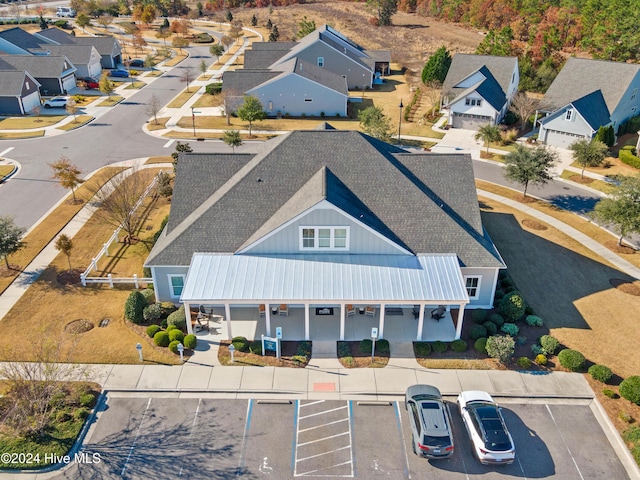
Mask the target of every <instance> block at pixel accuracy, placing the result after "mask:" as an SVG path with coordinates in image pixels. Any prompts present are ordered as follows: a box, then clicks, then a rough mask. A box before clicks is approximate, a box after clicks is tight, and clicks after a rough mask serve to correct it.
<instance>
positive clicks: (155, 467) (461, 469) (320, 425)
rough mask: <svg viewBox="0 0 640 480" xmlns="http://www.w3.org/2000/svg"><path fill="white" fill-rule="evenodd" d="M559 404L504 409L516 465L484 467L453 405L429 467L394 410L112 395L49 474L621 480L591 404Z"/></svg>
mask: <svg viewBox="0 0 640 480" xmlns="http://www.w3.org/2000/svg"><path fill="white" fill-rule="evenodd" d="M453 400H454V399H452V401H453ZM564 402H566V403H559V404H558V403H540V404H534V403H526V404H522V403H506V401H505V402H503V403H502V406H503V413H504V415H505V421H506V423H507V426H508V428H509V430H510V432H511V434H512V436H513V438H514V442H515V445H516V451H517V460H516V462H514V463H513V464H511V465H504V466H483V465H481V464H480V463H479V462H478V461H477V460H476V459H475V458H474V457H473V454H472V453H471V447H470V443H469V439H468V437H467V434H466V431H465V429H464V426H463V423H462V419H461V417H460V415H459V413H458V411H457V408H456V406H455V403H450V407H451V413H452V421H453V428H454V438H455V453H454V455H453V457H452V458H451V459H448V460H434V461H430V460H426V459H423V458H419V457H417V456H416V455H414V454H413V453H412V451H411V441H410V438H411V432H410V428H409V423H408V417H407V412H406V411H405V409H404V406H403V404H402V403H397V402H389V404H385V405H362V404H360V405H359V404H358V403H357V402H347V401H323V400H320V401H308V400H304V401H292V402H286V403H281V404H265V403H260V402H259V401H257V400H246V401H242V400H222V399H211V398H207V399H202V398H181V399H177V398H172V399H168V398H164V399H163V398H117V397H110V398H109V399H108V401H107V403H106V409H105V410H104V411H102V412H101V413H100V415H99V417H98V421H97V422H96V424H95V425H94V426H93V427H92V430H90V432H89V434H88V436H87V438H86V440H85V442H84V444H83V446H82V452H83V454H84V456H83V457H82V458H84V459H86V461H85V463H77V462H72V463H71V464H70V465H69V466H68V467H66V468H65V469H64V470H63V471H61V472H60V474H58V475H57V476H55V478H59V479H62V478H73V479H82V478H95V479H99V478H105V479H106V478H117V477H121V478H156V479H162V478H178V477H184V478H212V479H231V478H262V477H264V476H268V477H269V478H277V479H292V478H296V477H305V478H326V477H327V476H330V477H338V478H356V479H374V478H379V477H380V478H388V479H394V480H395V479H416V480H420V479H425V480H426V479H429V480H440V479H442V480H457V479H475V478H477V479H483V480H493V479H496V480H497V479H504V478H530V479H531V478H545V479H581V480H601V479H603V478H615V479H616V480H623V479H628V478H629V477H628V475H627V472H626V471H625V470H624V468H623V467H622V465H621V463H620V462H619V460H618V457H617V456H616V453H615V451H614V449H613V447H612V446H611V444H610V443H609V442H608V440H607V438H606V436H605V434H604V432H603V431H602V429H601V427H600V425H599V423H598V421H597V420H596V418H595V417H594V415H593V413H592V412H591V410H590V408H589V406H588V405H586V404H585V403H584V402H581V401H575V402H573V403H572V402H571V401H569V400H566V401H564ZM96 459H97V460H99V462H96ZM92 462H96V463H92Z"/></svg>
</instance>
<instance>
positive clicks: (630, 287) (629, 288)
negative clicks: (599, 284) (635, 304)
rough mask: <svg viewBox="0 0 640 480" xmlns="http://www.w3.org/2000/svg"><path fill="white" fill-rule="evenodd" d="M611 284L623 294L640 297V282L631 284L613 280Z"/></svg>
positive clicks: (619, 279) (627, 281)
mask: <svg viewBox="0 0 640 480" xmlns="http://www.w3.org/2000/svg"><path fill="white" fill-rule="evenodd" d="M609 283H610V284H611V286H612V287H614V288H617V289H618V290H620V291H621V292H624V293H627V294H629V295H635V296H637V297H640V281H635V282H631V281H629V280H623V279H621V278H612V279H611V280H609Z"/></svg>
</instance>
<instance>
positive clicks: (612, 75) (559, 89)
mask: <svg viewBox="0 0 640 480" xmlns="http://www.w3.org/2000/svg"><path fill="white" fill-rule="evenodd" d="M639 72H640V65H638V64H631V63H621V62H610V61H607V60H590V59H587V58H576V57H570V58H569V59H568V60H567V63H565V65H564V67H562V70H560V73H558V76H557V77H556V78H555V80H554V81H553V83H551V86H549V89H548V90H547V93H545V95H544V98H543V99H542V103H543V105H544V106H545V107H548V108H549V109H550V110H555V109H558V108H562V107H564V106H565V105H567V104H569V103H570V102H573V101H574V100H576V99H578V98H581V97H584V96H585V95H588V94H590V93H592V92H594V91H596V90H600V91H602V96H603V98H604V101H605V103H606V104H607V108H608V109H609V112H610V113H612V112H613V111H614V110H615V109H616V108H617V106H618V104H619V103H620V100H621V98H622V95H623V94H624V92H625V91H626V89H627V88H628V87H629V84H630V83H631V82H632V80H633V79H634V78H635V76H636V75H638V73H639Z"/></svg>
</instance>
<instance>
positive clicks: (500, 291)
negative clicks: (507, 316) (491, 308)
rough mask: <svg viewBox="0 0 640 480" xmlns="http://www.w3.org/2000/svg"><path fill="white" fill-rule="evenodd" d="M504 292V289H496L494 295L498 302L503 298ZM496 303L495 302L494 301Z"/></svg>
mask: <svg viewBox="0 0 640 480" xmlns="http://www.w3.org/2000/svg"><path fill="white" fill-rule="evenodd" d="M504 295H505V294H504V292H503V291H502V290H496V294H495V296H494V297H493V299H494V300H495V301H497V302H499V301H500V300H502V299H503V298H504ZM494 303H495V302H494Z"/></svg>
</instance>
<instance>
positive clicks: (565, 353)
mask: <svg viewBox="0 0 640 480" xmlns="http://www.w3.org/2000/svg"><path fill="white" fill-rule="evenodd" d="M558 360H559V361H560V365H562V366H563V367H564V368H568V369H569V370H571V371H572V372H579V371H580V370H581V369H582V365H584V361H585V358H584V355H582V354H581V353H580V352H579V351H577V350H571V349H570V348H565V349H564V350H562V351H561V352H560V353H559V354H558Z"/></svg>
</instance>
